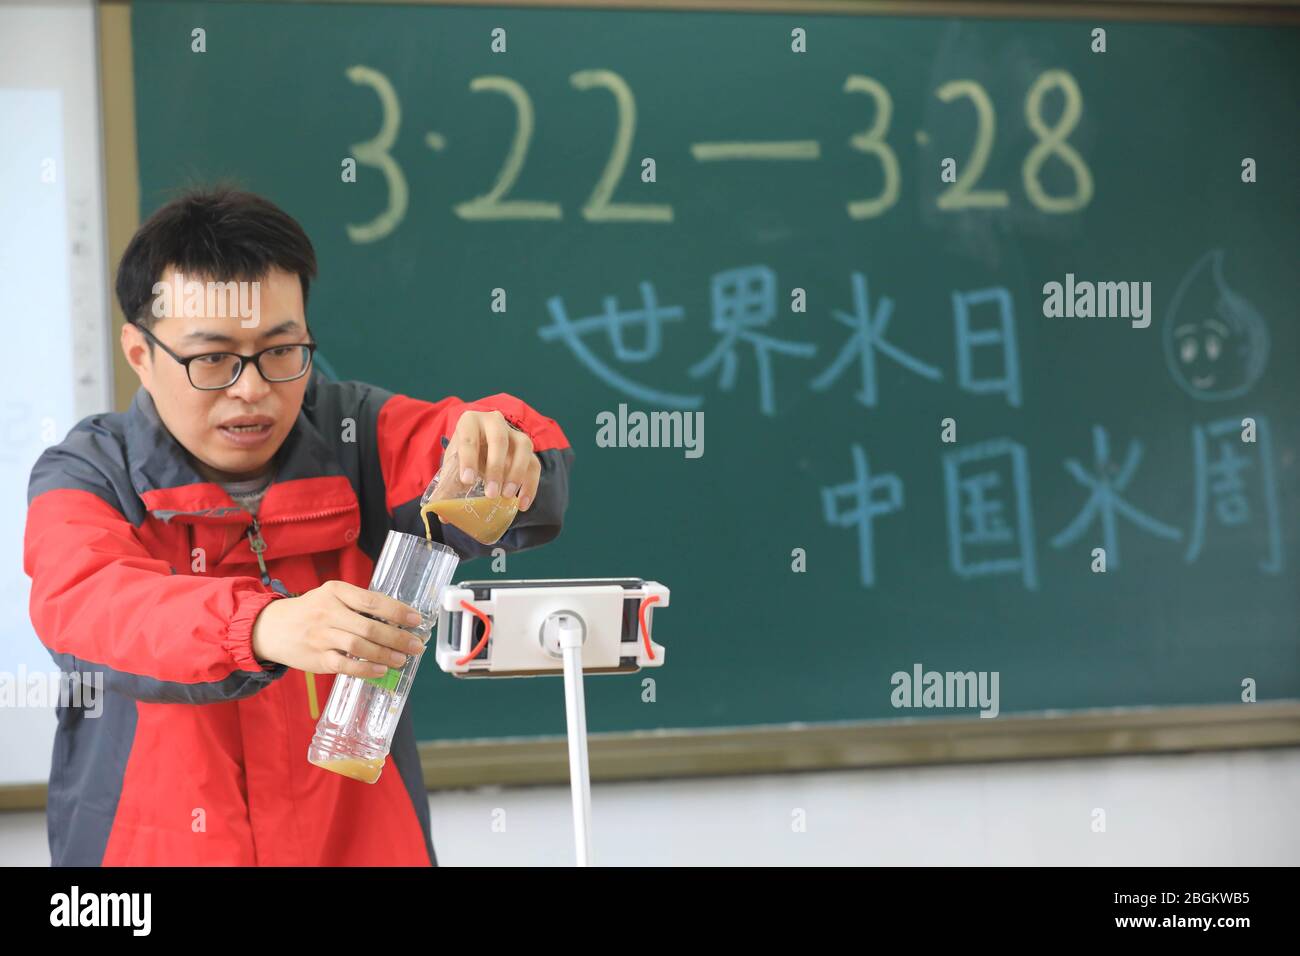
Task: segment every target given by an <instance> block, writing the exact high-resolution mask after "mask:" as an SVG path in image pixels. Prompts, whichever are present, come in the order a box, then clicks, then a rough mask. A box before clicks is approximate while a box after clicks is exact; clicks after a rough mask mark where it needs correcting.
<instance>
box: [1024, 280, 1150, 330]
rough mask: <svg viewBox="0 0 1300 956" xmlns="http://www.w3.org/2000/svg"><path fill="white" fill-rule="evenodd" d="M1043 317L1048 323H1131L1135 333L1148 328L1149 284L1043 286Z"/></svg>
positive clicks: (1065, 284) (1104, 283) (1067, 282)
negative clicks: (1130, 321)
mask: <svg viewBox="0 0 1300 956" xmlns="http://www.w3.org/2000/svg"><path fill="white" fill-rule="evenodd" d="M1043 315H1044V316H1046V317H1047V318H1049V319H1060V318H1066V319H1075V318H1078V319H1091V318H1098V319H1132V320H1133V322H1132V325H1133V328H1135V329H1145V328H1146V327H1147V326H1148V325H1150V324H1151V283H1150V282H1086V281H1085V282H1075V281H1074V273H1073V272H1067V273H1066V274H1065V283H1064V284H1062V283H1060V282H1049V283H1047V284H1046V285H1044V286H1043Z"/></svg>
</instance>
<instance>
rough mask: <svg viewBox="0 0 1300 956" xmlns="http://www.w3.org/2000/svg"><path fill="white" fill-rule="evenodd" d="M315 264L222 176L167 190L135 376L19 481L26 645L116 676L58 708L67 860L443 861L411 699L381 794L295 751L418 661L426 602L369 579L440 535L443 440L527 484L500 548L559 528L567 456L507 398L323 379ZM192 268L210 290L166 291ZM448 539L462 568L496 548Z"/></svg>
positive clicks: (305, 247) (467, 458) (154, 227)
mask: <svg viewBox="0 0 1300 956" xmlns="http://www.w3.org/2000/svg"><path fill="white" fill-rule="evenodd" d="M315 274H316V259H315V252H314V250H313V249H312V246H311V242H310V241H309V240H308V238H307V236H306V234H305V233H304V232H303V230H302V228H301V227H300V226H299V224H298V223H297V222H296V221H294V220H293V219H292V218H291V217H289V216H288V215H287V214H286V213H284V212H283V211H282V210H280V209H279V208H277V207H276V206H274V205H273V204H271V203H270V202H268V201H266V200H264V199H261V198H259V197H256V196H253V195H250V194H247V193H242V192H238V191H233V190H228V189H218V190H213V191H199V192H193V193H190V194H187V195H185V196H183V197H181V198H179V199H177V200H175V201H173V202H171V203H169V204H168V205H166V206H164V207H163V208H162V209H160V210H158V212H156V213H155V214H154V215H153V216H152V217H151V218H150V219H149V220H148V221H147V222H146V223H144V225H143V226H141V227H140V230H139V231H138V232H137V233H136V235H135V237H134V238H133V239H132V240H131V243H130V245H129V246H128V247H127V249H126V252H125V253H124V254H123V257H122V262H121V264H120V266H119V268H118V275H117V297H118V300H119V302H120V303H121V306H122V310H123V313H124V314H125V315H126V317H127V319H128V322H127V324H126V325H124V326H123V328H122V337H121V343H122V350H123V352H124V353H125V355H126V359H127V361H128V362H129V363H130V365H131V368H132V369H133V370H134V371H135V372H136V374H137V375H138V376H139V378H140V384H141V387H140V388H139V390H138V391H137V392H136V395H135V398H134V400H133V402H132V404H131V407H130V410H129V411H127V412H125V413H121V414H105V415H93V416H91V417H89V418H87V419H85V420H84V421H82V422H80V423H79V424H78V425H76V427H74V428H73V429H72V431H71V432H70V433H69V434H68V436H67V437H66V438H65V439H64V440H63V442H62V443H60V444H58V445H55V446H53V447H51V448H49V449H47V450H46V451H45V453H44V454H43V455H41V457H40V459H39V460H38V461H37V463H36V465H35V467H34V468H33V470H32V476H31V483H30V487H29V491H28V515H27V527H26V535H25V541H24V568H25V570H26V572H27V573H28V574H29V575H30V576H31V578H32V595H31V615H32V623H33V625H34V627H35V629H36V633H37V634H38V635H39V636H40V638H41V640H42V642H43V643H44V644H45V645H46V646H47V647H48V648H49V650H50V653H51V654H52V656H53V657H54V659H55V660H56V661H57V662H58V664H59V666H60V668H61V669H63V670H64V671H68V672H78V673H91V674H94V673H98V672H102V673H103V675H104V677H103V686H104V691H105V693H104V695H103V701H102V704H103V709H102V714H101V715H99V716H98V717H97V718H91V717H90V716H88V712H87V711H86V710H84V709H83V708H80V707H60V708H59V712H58V720H59V726H58V731H57V736H56V738H55V745H54V757H53V765H52V768H51V771H50V786H49V802H48V818H49V837H50V852H51V856H52V861H53V863H54V864H55V865H97V864H104V865H117V864H125V865H155V864H180V865H222V864H232V865H274V866H280V865H288V866H296V865H305V866H335V865H384V864H394V865H421V866H428V865H436V863H437V860H436V857H435V855H434V849H433V843H432V839H431V836H430V829H429V812H428V800H427V796H426V793H425V788H424V781H423V777H422V775H421V771H420V762H419V757H418V754H417V752H416V743H415V736H414V729H413V726H412V713H411V711H412V708H410V707H407V708H406V710H405V712H404V713H403V715H402V718H401V721H400V722H399V724H398V728H397V731H396V737H395V740H394V743H393V749H392V753H391V754H390V756H389V758H388V762H387V764H386V765H385V768H384V771H383V773H382V775H381V777H380V779H379V780H378V782H376V783H374V784H365V783H362V782H359V781H356V780H353V779H350V778H347V777H344V776H341V775H339V774H335V773H331V772H329V771H326V770H322V769H320V768H318V767H315V766H313V765H311V764H309V763H308V762H307V747H308V744H309V742H310V740H311V736H312V733H313V731H314V730H315V726H316V721H317V719H318V717H319V713H320V708H321V706H323V704H324V702H325V700H326V699H327V698H328V696H329V692H330V687H331V686H332V684H333V680H334V675H336V674H354V675H358V676H373V675H375V674H378V673H382V672H383V671H384V670H385V668H386V665H388V664H391V665H393V666H400V665H401V663H402V662H403V661H404V660H405V659H406V658H405V655H406V654H408V653H418V650H417V648H420V645H419V643H418V642H413V639H412V638H411V636H410V635H409V634H408V633H407V632H405V631H402V630H400V629H399V628H398V627H397V626H394V625H403V624H409V623H411V621H410V620H409V619H408V618H406V617H405V615H407V614H408V613H413V612H411V609H410V608H408V607H406V606H405V605H402V604H399V603H398V602H396V601H391V600H389V599H386V598H382V597H380V596H378V595H374V594H372V593H371V592H369V591H368V590H366V585H367V583H368V582H369V580H370V573H371V569H372V567H373V564H374V560H375V558H376V557H377V555H378V553H379V549H380V548H381V547H382V545H383V542H384V539H385V537H386V535H387V533H388V531H389V530H390V529H397V530H401V531H406V532H410V533H419V534H423V533H424V532H423V526H422V523H421V521H420V520H419V517H418V509H419V497H420V494H421V493H422V492H423V490H424V488H425V487H426V486H427V484H428V483H429V481H430V479H431V478H432V477H433V475H434V473H435V472H436V471H437V469H438V467H439V464H440V462H441V459H442V455H443V453H444V449H452V448H454V449H456V451H457V453H458V457H459V461H460V462H462V463H466V468H467V469H468V470H471V471H473V472H474V475H466V474H462V476H461V477H462V479H464V480H472V479H473V477H474V476H475V475H481V476H482V477H483V479H484V481H485V482H486V489H485V491H486V494H487V495H489V496H495V495H497V494H505V495H512V496H513V495H518V496H519V499H520V501H519V514H518V516H517V517H516V518H515V520H514V523H513V524H512V525H511V528H510V530H509V531H508V532H507V534H506V535H505V537H503V538H502V539H501V541H500V542H498V544H497V545H496V547H503V548H505V550H507V551H521V550H524V549H526V548H533V547H536V546H538V545H541V544H544V543H546V542H547V541H550V540H551V539H553V538H555V537H556V536H557V535H558V534H559V532H560V527H561V523H562V520H563V515H564V510H565V507H566V506H567V504H568V480H569V472H570V469H571V468H572V464H573V451H572V449H570V447H569V445H568V441H567V439H566V438H565V436H564V433H563V432H562V431H561V429H560V427H559V425H557V424H556V423H555V422H554V421H552V420H551V419H549V418H545V417H543V416H542V415H540V414H539V413H538V412H536V411H534V410H533V409H532V408H530V407H529V406H528V405H526V404H525V403H524V402H522V401H520V400H519V399H518V398H514V397H513V396H510V395H507V394H504V393H503V394H498V395H493V396H490V397H488V398H484V399H481V400H479V401H476V402H470V403H465V402H462V401H461V400H460V399H458V398H455V397H451V398H445V399H442V400H441V401H438V402H425V401H420V400H417V399H414V398H409V397H406V396H404V395H395V394H392V393H390V392H387V391H384V390H383V389H381V388H377V387H375V386H372V385H367V384H363V383H360V382H334V381H330V380H328V379H326V378H325V377H324V376H322V375H321V374H320V373H319V372H317V371H316V370H314V369H313V368H312V361H311V359H312V350H313V349H314V348H315V343H314V342H313V340H312V337H311V334H310V331H309V329H308V325H307V318H306V304H307V294H308V287H309V285H310V281H311V279H312V278H313V277H314V276H315ZM191 282H198V283H201V284H203V285H201V286H192V287H190V288H193V289H200V288H202V289H205V290H206V289H210V288H215V289H217V291H218V293H219V294H218V295H216V296H208V295H206V294H204V295H194V296H190V295H188V294H186V295H184V296H183V298H177V297H176V296H172V295H170V294H168V293H169V290H171V289H173V288H174V289H178V290H182V291H183V290H185V289H186V288H187V287H186V283H191ZM232 282H233V283H235V285H216V284H217V283H232ZM209 283H210V284H211V285H208V284H209ZM239 283H249V284H250V285H239ZM252 283H256V284H255V285H252ZM234 290H238V291H239V292H240V293H241V295H240V296H234V295H231V296H227V297H226V298H225V299H224V300H223V298H222V296H223V295H225V293H227V292H231V291H234ZM250 290H251V294H249V292H250ZM236 301H238V302H242V303H243V304H244V305H250V304H251V305H252V306H254V307H255V308H253V309H251V310H243V309H240V310H234V309H231V308H228V307H227V306H228V304H229V303H233V302H236ZM160 306H162V307H161V308H160ZM195 313H198V314H195ZM376 331H377V332H380V331H381V330H376ZM432 527H433V528H434V529H435V535H436V536H439V537H441V539H442V541H443V543H445V544H447V545H449V546H451V547H453V548H455V549H456V551H457V552H458V553H459V554H460V555H461V557H462V558H467V557H473V556H479V555H483V554H487V553H490V551H491V548H489V547H487V546H484V545H481V544H479V543H478V542H477V541H475V540H474V539H473V538H471V537H469V536H468V535H466V534H464V533H462V532H461V531H459V529H457V528H455V527H454V526H453V525H450V524H445V523H444V524H441V525H439V524H436V523H435V524H432ZM366 615H373V616H374V617H379V618H383V620H375V619H374V617H370V616H366ZM421 649H422V648H421ZM425 679H426V680H429V679H431V676H430V675H426V676H425Z"/></svg>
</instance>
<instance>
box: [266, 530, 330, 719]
mask: <svg viewBox="0 0 1300 956" xmlns="http://www.w3.org/2000/svg"><path fill="white" fill-rule="evenodd" d="M351 510H352V507H346V508H330V509H327V510H325V511H317V512H313V513H312V514H306V515H294V516H293V517H292V518H282V519H280V520H279V521H268V522H267V524H288V523H289V522H290V521H311V520H314V519H316V518H325V517H328V516H330V515H336V514H343V513H345V512H348V511H351ZM252 518H253V521H252V523H251V524H250V525H249V526H248V546H249V548H251V549H252V551H253V555H254V557H256V558H257V566H258V568H259V569H260V570H261V572H262V583H263V584H264V585H266V586H267V587H268V588H270V589H271V590H272V591H275V592H276V593H277V594H283V595H284V596H285V597H297V596H298V595H296V594H294V593H293V592H291V591H290V590H289V589H288V588H286V587H285V586H284V582H283V581H281V580H280V579H279V578H273V577H271V575H270V572H268V571H267V569H266V557H265V553H266V539H265V538H263V537H262V524H261V522H259V521H258V520H257V515H253V516H252ZM303 680H305V681H306V682H307V714H308V715H309V716H310V718H311V719H312V720H317V719H319V718H320V702H319V701H318V699H317V697H316V675H315V674H313V673H312V672H311V671H303Z"/></svg>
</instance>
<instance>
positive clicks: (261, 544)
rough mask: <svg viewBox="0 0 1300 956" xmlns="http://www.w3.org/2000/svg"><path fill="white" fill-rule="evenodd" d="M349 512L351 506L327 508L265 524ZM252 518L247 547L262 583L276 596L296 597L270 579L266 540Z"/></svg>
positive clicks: (279, 583)
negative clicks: (254, 559)
mask: <svg viewBox="0 0 1300 956" xmlns="http://www.w3.org/2000/svg"><path fill="white" fill-rule="evenodd" d="M351 510H353V506H351V505H349V506H347V507H344V508H329V509H326V510H325V511H314V512H312V513H310V514H305V515H293V516H292V517H288V518H280V519H278V520H272V521H268V522H267V524H288V523H289V522H290V521H314V520H316V519H317V518H327V517H329V516H330V515H340V514H344V513H346V512H348V511H351ZM252 518H253V521H252V523H251V524H250V525H249V526H248V532H247V533H248V547H249V548H250V549H251V550H252V552H253V556H254V557H255V558H257V567H258V569H259V570H261V572H262V583H263V584H265V585H266V586H267V587H268V588H270V589H271V590H272V591H275V592H276V593H277V594H283V595H285V596H286V597H297V596H298V595H296V594H291V593H290V592H289V590H288V588H286V587H285V586H284V583H283V582H282V581H280V579H279V578H273V577H271V575H270V573H269V572H268V571H267V569H266V557H265V552H266V539H265V538H263V537H262V525H261V522H259V521H258V520H257V515H253V516H252Z"/></svg>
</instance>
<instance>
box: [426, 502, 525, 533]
mask: <svg viewBox="0 0 1300 956" xmlns="http://www.w3.org/2000/svg"><path fill="white" fill-rule="evenodd" d="M518 512H519V498H518V497H514V498H507V497H505V496H504V495H503V496H501V497H498V498H444V499H442V500H441V501H430V502H429V503H428V504H426V505H423V506H422V507H421V508H420V517H421V518H423V519H424V536H425V537H426V538H428V539H429V540H430V541H432V540H433V532H432V530H431V529H430V527H429V515H430V513H432V514H436V515H440V516H441V517H443V518H446V519H447V522H448V523H449V524H454V525H455V526H456V527H457V528H460V530H461V531H464V532H465V533H466V534H467V535H469V536H470V537H471V538H473V539H474V540H475V541H478V542H480V543H481V544H496V543H497V542H498V541H500V540H501V536H502V535H503V534H505V533H506V528H508V527H510V522H512V521H514V520H515V515H516V514H518Z"/></svg>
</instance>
